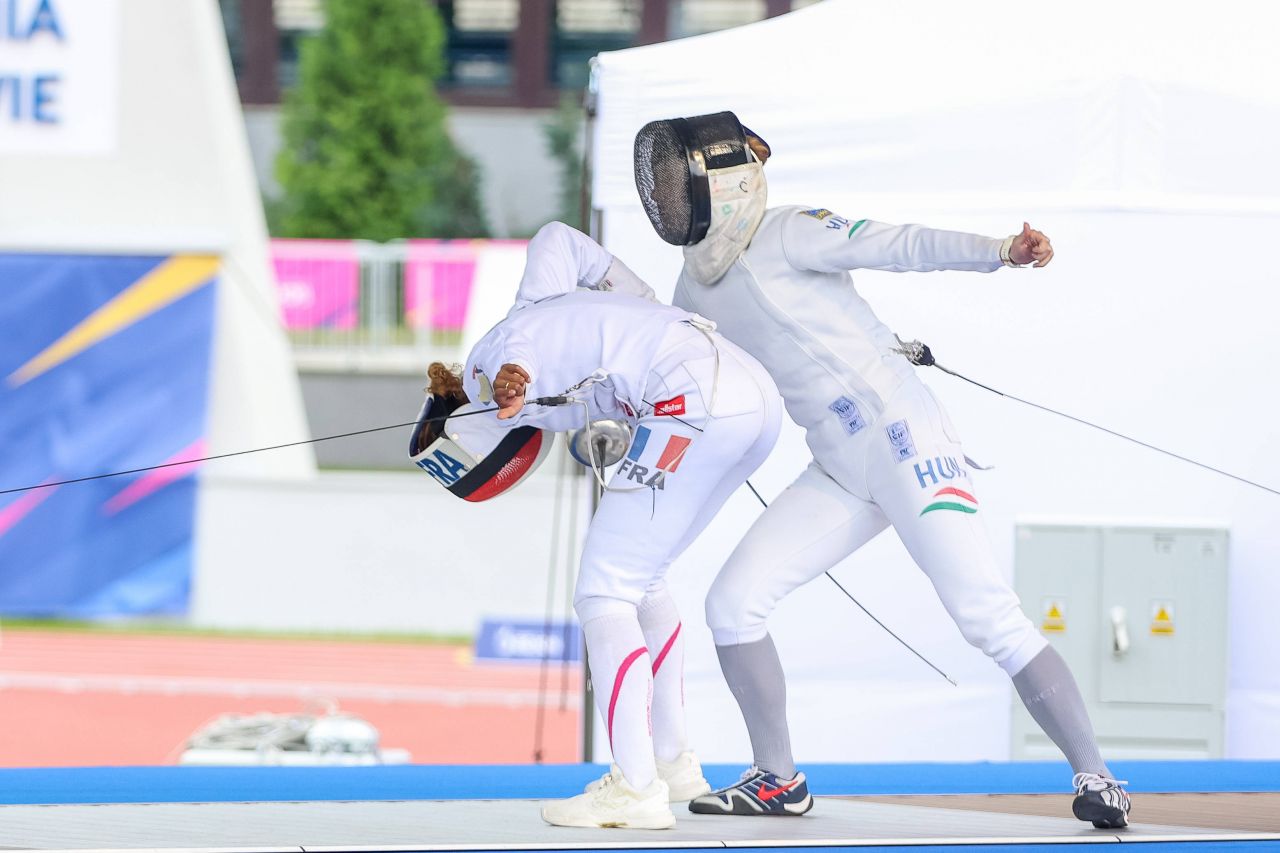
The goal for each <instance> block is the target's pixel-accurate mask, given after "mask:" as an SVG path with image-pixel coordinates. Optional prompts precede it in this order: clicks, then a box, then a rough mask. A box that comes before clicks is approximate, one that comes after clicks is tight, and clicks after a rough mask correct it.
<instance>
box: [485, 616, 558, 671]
mask: <svg viewBox="0 0 1280 853" xmlns="http://www.w3.org/2000/svg"><path fill="white" fill-rule="evenodd" d="M475 654H476V659H477V660H490V661H541V660H551V661H561V660H568V661H570V662H575V663H576V662H577V661H579V660H581V659H582V629H581V628H579V627H578V625H577V623H574V622H568V623H566V622H563V621H555V620H553V621H552V622H550V623H547V622H544V621H542V620H538V621H533V620H527V619H514V620H513V619H485V620H484V621H483V622H482V623H481V625H480V635H479V636H478V637H476V648H475Z"/></svg>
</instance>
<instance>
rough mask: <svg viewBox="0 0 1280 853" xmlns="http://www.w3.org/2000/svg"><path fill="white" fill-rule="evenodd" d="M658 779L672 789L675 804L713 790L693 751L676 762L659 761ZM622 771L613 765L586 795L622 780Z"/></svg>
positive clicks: (684, 753) (681, 756)
mask: <svg viewBox="0 0 1280 853" xmlns="http://www.w3.org/2000/svg"><path fill="white" fill-rule="evenodd" d="M656 763H657V765H658V778H659V779H661V780H662V781H663V782H666V783H667V787H668V788H669V789H670V794H669V796H670V799H671V802H673V803H682V802H684V801H686V800H692V799H693V798H694V797H701V796H702V795H703V794H705V793H707V792H708V791H710V790H711V785H710V784H708V782H707V780H706V779H705V778H703V776H702V765H701V764H700V763H698V756H696V755H694V754H693V752H692V751H690V750H686V751H684V752H682V753H680V754H679V755H677V756H676V758H675V760H674V761H663V760H662V759H657V762H656ZM621 778H622V771H621V770H619V769H618V765H616V764H613V765H610V767H609V772H608V773H606V774H604V775H603V776H601V777H600V778H599V779H596V780H595V781H594V782H588V783H587V787H586V788H585V789H583V790H584V792H585V793H588V794H589V793H591V792H592V791H596V790H599V789H600V787H601V786H602V785H604V784H606V783H607V782H608V781H609V780H610V779H615V780H616V779H621Z"/></svg>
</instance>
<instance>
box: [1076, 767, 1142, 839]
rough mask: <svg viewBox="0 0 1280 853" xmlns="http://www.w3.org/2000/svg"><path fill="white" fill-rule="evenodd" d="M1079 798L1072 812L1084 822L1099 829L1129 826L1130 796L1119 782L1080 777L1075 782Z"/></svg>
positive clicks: (1096, 775)
mask: <svg viewBox="0 0 1280 853" xmlns="http://www.w3.org/2000/svg"><path fill="white" fill-rule="evenodd" d="M1071 784H1072V786H1073V787H1074V788H1075V789H1076V798H1075V800H1074V801H1073V802H1072V803H1071V811H1073V812H1074V813H1075V816H1076V817H1078V818H1080V820H1087V821H1092V823H1093V825H1094V826H1096V827H1097V828H1098V829H1119V828H1120V827H1122V826H1128V825H1129V794H1128V792H1127V791H1125V789H1124V788H1121V787H1120V786H1121V785H1128V784H1129V783H1128V782H1123V781H1120V780H1117V779H1108V778H1107V777H1105V776H1099V775H1098V774H1096V773H1077V774H1076V775H1075V776H1074V777H1072V779H1071Z"/></svg>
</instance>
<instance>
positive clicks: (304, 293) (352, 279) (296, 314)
mask: <svg viewBox="0 0 1280 853" xmlns="http://www.w3.org/2000/svg"><path fill="white" fill-rule="evenodd" d="M271 256H272V261H273V262H274V263H275V268H276V287H277V293H278V294H279V297H280V309H281V313H282V314H283V315H284V324H285V328H287V329H289V330H300V329H317V328H329V329H353V328H355V326H356V320H357V317H358V314H359V295H360V263H359V258H358V257H357V255H356V244H355V243H353V242H351V241H349V240H272V241H271Z"/></svg>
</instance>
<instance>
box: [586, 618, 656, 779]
mask: <svg viewBox="0 0 1280 853" xmlns="http://www.w3.org/2000/svg"><path fill="white" fill-rule="evenodd" d="M582 633H583V636H585V637H586V641H587V656H588V658H589V660H590V662H591V685H592V688H593V689H594V690H595V696H596V706H597V707H598V708H599V709H600V715H601V716H602V717H604V721H605V731H606V734H607V736H608V738H609V746H610V748H611V749H612V750H613V762H614V764H617V765H618V767H619V769H621V770H622V775H623V776H624V777H626V780H627V781H628V782H629V783H630V784H631V786H632V787H633V788H636V789H637V790H641V789H644V788H647V787H648V786H649V785H650V784H651V783H652V782H653V780H654V779H656V778H657V777H658V769H657V766H656V765H655V764H654V761H653V734H652V729H651V728H650V720H649V703H650V700H651V698H652V695H653V664H652V663H651V662H650V660H649V650H648V648H647V647H646V646H645V643H644V633H643V632H642V631H641V630H640V622H639V620H638V619H637V617H636V616H635V615H634V613H633V614H620V613H608V614H605V615H601V616H596V617H594V618H588V619H587V620H585V621H584V622H583V623H582Z"/></svg>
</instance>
